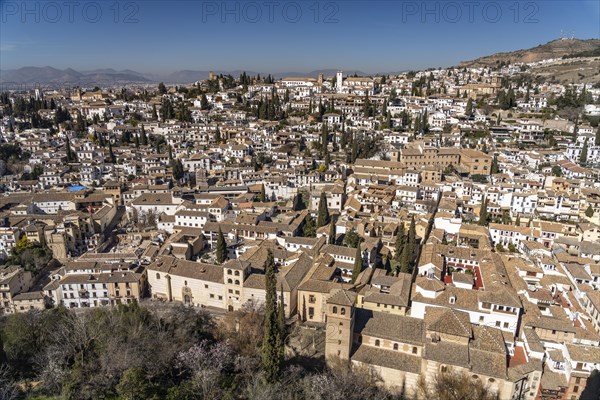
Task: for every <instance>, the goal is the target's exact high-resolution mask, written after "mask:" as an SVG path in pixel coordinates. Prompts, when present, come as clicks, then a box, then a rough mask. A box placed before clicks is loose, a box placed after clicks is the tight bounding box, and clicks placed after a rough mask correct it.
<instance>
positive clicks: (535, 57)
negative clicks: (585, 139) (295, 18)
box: [0, 39, 600, 87]
mask: <svg viewBox="0 0 600 400" xmlns="http://www.w3.org/2000/svg"><path fill="white" fill-rule="evenodd" d="M599 50H600V40H598V39H589V40H580V39H558V40H553V41H550V42H548V43H546V44H541V45H539V46H537V47H533V48H531V49H525V50H517V51H513V52H504V53H496V54H492V55H489V56H485V57H480V58H477V59H475V60H471V61H463V62H461V63H460V64H459V66H460V67H478V66H493V65H496V64H497V63H499V62H506V63H509V62H515V61H521V62H535V61H540V60H544V59H549V58H562V57H563V56H571V57H583V56H586V55H595V54H598V51H599ZM214 72H215V73H216V74H224V75H225V74H231V75H232V76H234V77H238V76H239V75H240V74H241V73H242V72H244V71H242V70H235V71H217V70H215V71H214ZM245 72H246V74H248V75H250V76H256V75H257V74H259V72H256V71H245ZM336 72H337V69H318V70H314V71H311V72H308V73H306V72H281V73H274V74H273V73H272V74H271V75H272V76H273V77H274V78H276V79H279V78H284V77H312V78H316V77H318V76H319V74H323V75H324V76H325V77H326V78H327V77H331V76H335V73H336ZM398 73H400V72H386V73H383V74H384V75H392V74H398ZM354 74H356V75H359V76H368V75H375V74H369V73H365V72H363V71H357V70H344V75H345V76H348V75H354ZM208 75H209V71H194V70H182V71H176V72H173V73H170V74H164V75H159V74H149V73H142V72H137V71H132V70H130V69H125V70H122V71H117V70H114V69H112V68H106V69H96V70H92V71H76V70H74V69H72V68H67V69H63V70H61V69H57V68H53V67H23V68H19V69H13V70H2V71H0V83H2V85H3V86H4V87H10V85H23V84H26V85H30V86H31V85H37V84H39V85H68V86H76V85H79V86H86V87H91V86H117V85H124V84H155V83H158V82H164V83H167V84H186V83H193V82H196V81H199V80H204V79H208ZM260 75H261V76H265V75H268V73H265V72H260ZM380 75H382V74H380Z"/></svg>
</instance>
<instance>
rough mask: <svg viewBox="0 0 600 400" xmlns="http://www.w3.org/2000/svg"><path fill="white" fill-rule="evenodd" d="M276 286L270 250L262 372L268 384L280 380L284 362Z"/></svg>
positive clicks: (266, 280)
mask: <svg viewBox="0 0 600 400" xmlns="http://www.w3.org/2000/svg"><path fill="white" fill-rule="evenodd" d="M276 284H277V277H276V275H275V261H274V259H273V253H272V252H271V250H270V249H269V250H268V252H267V262H266V265H265V292H266V294H265V319H264V322H263V342H262V346H261V361H262V370H263V373H264V377H265V380H266V381H267V382H268V383H274V382H277V381H278V380H279V376H280V374H281V366H282V362H283V351H282V350H281V346H282V345H283V340H282V338H281V331H280V330H279V323H278V310H277V289H276Z"/></svg>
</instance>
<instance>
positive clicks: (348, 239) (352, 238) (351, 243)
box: [344, 229, 363, 248]
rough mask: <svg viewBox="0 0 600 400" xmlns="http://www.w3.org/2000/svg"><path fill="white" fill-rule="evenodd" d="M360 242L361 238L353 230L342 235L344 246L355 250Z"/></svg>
mask: <svg viewBox="0 0 600 400" xmlns="http://www.w3.org/2000/svg"><path fill="white" fill-rule="evenodd" d="M362 240H363V238H362V237H360V235H359V234H358V233H356V231H355V230H354V229H352V230H350V232H348V233H346V234H345V235H344V245H346V246H348V247H352V248H357V247H358V246H359V245H360V243H361V242H362Z"/></svg>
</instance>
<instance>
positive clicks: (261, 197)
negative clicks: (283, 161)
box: [258, 184, 267, 203]
mask: <svg viewBox="0 0 600 400" xmlns="http://www.w3.org/2000/svg"><path fill="white" fill-rule="evenodd" d="M258 201H260V202H261V203H264V202H265V201H267V195H266V193H265V185H264V184H262V185H260V194H259V196H258Z"/></svg>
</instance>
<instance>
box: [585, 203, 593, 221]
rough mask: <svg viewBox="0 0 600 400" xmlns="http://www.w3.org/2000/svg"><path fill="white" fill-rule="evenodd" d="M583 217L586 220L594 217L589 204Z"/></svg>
mask: <svg viewBox="0 0 600 400" xmlns="http://www.w3.org/2000/svg"><path fill="white" fill-rule="evenodd" d="M585 216H586V217H588V218H592V217H593V216H594V209H593V208H592V205H591V204H590V205H589V206H588V208H586V210H585Z"/></svg>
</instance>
